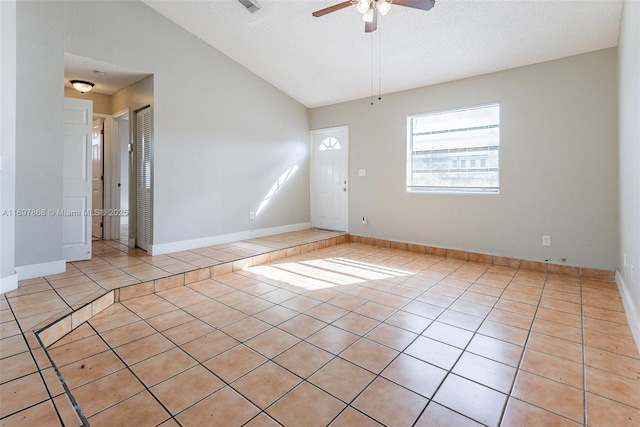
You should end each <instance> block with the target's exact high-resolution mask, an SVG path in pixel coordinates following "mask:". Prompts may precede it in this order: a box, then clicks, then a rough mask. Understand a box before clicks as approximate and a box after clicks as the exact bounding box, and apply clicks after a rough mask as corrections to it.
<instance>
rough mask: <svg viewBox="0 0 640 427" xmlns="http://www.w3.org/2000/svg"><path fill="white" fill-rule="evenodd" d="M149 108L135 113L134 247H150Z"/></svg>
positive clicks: (146, 248) (147, 248)
mask: <svg viewBox="0 0 640 427" xmlns="http://www.w3.org/2000/svg"><path fill="white" fill-rule="evenodd" d="M151 154H152V151H151V108H150V107H147V108H145V109H143V110H140V111H138V112H137V113H136V164H137V171H136V175H137V176H136V181H137V207H136V212H137V220H136V246H138V247H140V248H142V249H144V250H145V251H148V250H149V248H150V246H151Z"/></svg>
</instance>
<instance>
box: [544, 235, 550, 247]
mask: <svg viewBox="0 0 640 427" xmlns="http://www.w3.org/2000/svg"><path fill="white" fill-rule="evenodd" d="M542 246H551V236H542Z"/></svg>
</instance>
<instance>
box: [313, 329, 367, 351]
mask: <svg viewBox="0 0 640 427" xmlns="http://www.w3.org/2000/svg"><path fill="white" fill-rule="evenodd" d="M357 339H358V336H357V335H355V334H352V333H351V332H347V331H344V330H342V329H339V328H336V327H335V326H331V325H329V326H326V327H325V328H323V329H321V330H319V331H318V332H316V333H315V334H313V335H311V336H309V337H308V338H307V339H306V341H307V342H309V343H311V344H313V345H316V346H318V347H320V348H321V349H323V350H326V351H328V352H331V353H333V354H339V353H340V352H342V351H343V350H344V349H345V348H347V347H349V346H350V345H351V344H353V343H354V342H355V341H356V340H357Z"/></svg>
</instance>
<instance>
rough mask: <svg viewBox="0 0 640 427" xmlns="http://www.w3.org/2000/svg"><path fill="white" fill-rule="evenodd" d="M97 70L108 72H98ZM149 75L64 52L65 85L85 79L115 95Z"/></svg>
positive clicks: (105, 93)
mask: <svg viewBox="0 0 640 427" xmlns="http://www.w3.org/2000/svg"><path fill="white" fill-rule="evenodd" d="M0 1H1V0H0ZM96 71H101V72H103V73H106V74H104V75H103V74H98V73H96ZM148 75H149V74H147V73H142V72H138V71H134V70H130V69H128V68H124V67H121V66H118V65H114V64H109V63H107V62H102V61H97V60H95V59H90V58H84V57H82V56H78V55H73V54H70V53H65V54H64V86H65V87H71V83H70V80H85V81H89V82H91V83H94V84H95V86H94V87H93V89H92V91H93V92H96V93H102V94H104V95H113V94H114V93H116V92H117V91H119V90H120V89H122V88H125V87H127V86H130V85H132V84H134V83H135V82H137V81H139V80H142V79H144V78H145V77H147V76H148Z"/></svg>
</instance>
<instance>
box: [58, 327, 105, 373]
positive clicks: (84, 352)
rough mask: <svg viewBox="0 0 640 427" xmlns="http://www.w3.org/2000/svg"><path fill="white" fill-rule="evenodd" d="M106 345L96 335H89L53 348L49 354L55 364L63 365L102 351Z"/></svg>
mask: <svg viewBox="0 0 640 427" xmlns="http://www.w3.org/2000/svg"><path fill="white" fill-rule="evenodd" d="M72 333H73V332H72ZM107 349H108V347H107V345H106V344H105V343H104V341H103V340H102V338H100V337H99V336H98V335H91V336H89V337H87V338H83V339H81V340H78V341H73V342H71V343H69V344H66V345H62V346H59V347H56V348H53V349H51V350H50V351H49V354H50V355H51V357H52V358H53V360H54V362H55V363H56V365H57V366H65V365H68V364H69V363H73V362H76V361H78V360H82V359H85V358H87V357H89V356H93V355H94V354H98V353H102V352H103V351H105V350H107Z"/></svg>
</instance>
